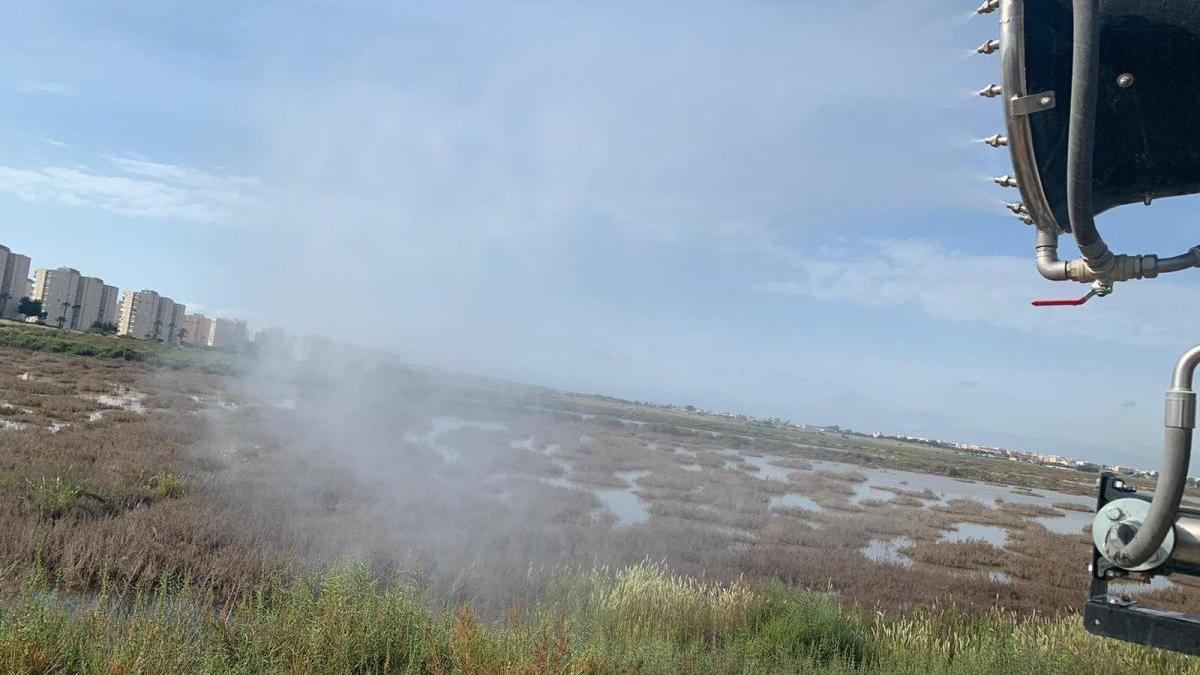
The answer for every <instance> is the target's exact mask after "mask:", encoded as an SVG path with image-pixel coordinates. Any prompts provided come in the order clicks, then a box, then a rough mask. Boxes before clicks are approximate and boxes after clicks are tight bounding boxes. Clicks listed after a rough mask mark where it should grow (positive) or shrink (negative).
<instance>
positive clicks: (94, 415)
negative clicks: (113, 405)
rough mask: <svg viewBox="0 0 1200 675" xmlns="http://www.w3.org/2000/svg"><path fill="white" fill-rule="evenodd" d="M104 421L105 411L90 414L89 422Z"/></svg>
mask: <svg viewBox="0 0 1200 675" xmlns="http://www.w3.org/2000/svg"><path fill="white" fill-rule="evenodd" d="M102 419H104V411H103V410H96V411H94V412H92V413H90V414H88V421H89V422H99V421H100V420H102Z"/></svg>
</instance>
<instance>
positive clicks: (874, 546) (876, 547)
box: [859, 537, 913, 567]
mask: <svg viewBox="0 0 1200 675" xmlns="http://www.w3.org/2000/svg"><path fill="white" fill-rule="evenodd" d="M912 545H913V542H912V539H909V538H908V537H894V538H892V539H872V540H871V542H870V543H868V544H867V545H866V546H864V547H862V548H861V549H859V552H860V553H862V554H863V555H864V556H865V557H866V558H867V559H868V560H873V561H875V562H879V563H887V564H889V565H900V566H901V567H912V564H913V561H912V558H909V557H908V556H906V555H904V554H903V553H901V552H900V549H903V548H908V547H909V546H912Z"/></svg>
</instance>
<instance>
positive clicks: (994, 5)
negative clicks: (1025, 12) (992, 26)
mask: <svg viewBox="0 0 1200 675" xmlns="http://www.w3.org/2000/svg"><path fill="white" fill-rule="evenodd" d="M998 9H1000V0H984V3H983V4H982V5H980V6H979V9H977V10H975V13H976V14H991V13H992V12H994V11H996V10H998Z"/></svg>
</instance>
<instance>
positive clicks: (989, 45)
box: [975, 40, 1000, 54]
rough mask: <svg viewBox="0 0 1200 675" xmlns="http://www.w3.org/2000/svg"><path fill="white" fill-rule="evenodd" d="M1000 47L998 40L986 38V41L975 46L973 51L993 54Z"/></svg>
mask: <svg viewBox="0 0 1200 675" xmlns="http://www.w3.org/2000/svg"><path fill="white" fill-rule="evenodd" d="M999 49H1000V41H999V40H988V41H987V42H985V43H983V44H981V45H979V46H978V47H976V48H975V51H976V52H978V53H980V54H995V53H996V52H997V51H998V50H999Z"/></svg>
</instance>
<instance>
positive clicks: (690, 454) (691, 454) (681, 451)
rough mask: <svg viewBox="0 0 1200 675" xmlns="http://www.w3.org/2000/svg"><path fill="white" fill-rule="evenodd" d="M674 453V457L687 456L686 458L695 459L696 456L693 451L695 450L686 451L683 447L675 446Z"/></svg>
mask: <svg viewBox="0 0 1200 675" xmlns="http://www.w3.org/2000/svg"><path fill="white" fill-rule="evenodd" d="M674 452H675V454H676V455H687V456H688V457H695V456H696V451H695V450H688V449H687V448H685V447H683V446H682V445H677V446H675V451H674Z"/></svg>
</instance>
